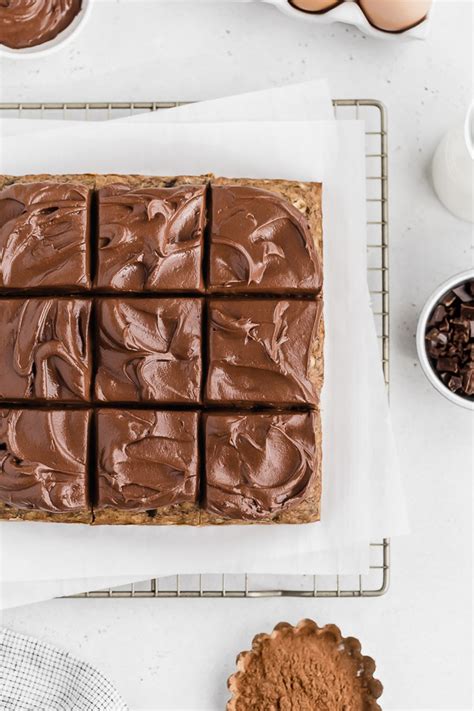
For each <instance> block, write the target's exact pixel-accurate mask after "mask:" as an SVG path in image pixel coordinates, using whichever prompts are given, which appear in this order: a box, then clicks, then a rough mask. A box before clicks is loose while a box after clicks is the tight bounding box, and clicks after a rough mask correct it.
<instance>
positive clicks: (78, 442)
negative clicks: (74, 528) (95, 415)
mask: <svg viewBox="0 0 474 711" xmlns="http://www.w3.org/2000/svg"><path fill="white" fill-rule="evenodd" d="M89 420H90V412H89V410H57V409H54V410H34V409H33V410H24V409H10V410H0V518H7V519H19V520H30V521H35V520H36V521H60V522H61V521H68V522H69V521H73V522H79V523H90V522H91V521H92V512H91V507H90V500H89V485H88V476H87V467H88V446H87V441H88V427H89Z"/></svg>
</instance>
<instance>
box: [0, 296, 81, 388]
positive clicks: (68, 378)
mask: <svg viewBox="0 0 474 711" xmlns="http://www.w3.org/2000/svg"><path fill="white" fill-rule="evenodd" d="M90 310H91V305H90V301H88V300H86V299H65V298H64V299H54V298H53V299H48V298H41V299H40V298H38V299H5V300H1V301H0V397H1V398H4V399H6V400H16V399H27V400H28V399H32V398H37V399H41V400H42V399H45V400H61V401H76V400H88V399H89V393H90V382H91V364H90V360H91V358H90V346H89V334H88V331H89V318H90Z"/></svg>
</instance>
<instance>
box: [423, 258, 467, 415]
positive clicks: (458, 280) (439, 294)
mask: <svg viewBox="0 0 474 711" xmlns="http://www.w3.org/2000/svg"><path fill="white" fill-rule="evenodd" d="M470 279H474V269H468V270H467V271H466V272H461V273H460V274H455V275H454V276H452V277H451V278H450V279H447V280H446V281H445V282H443V284H441V285H440V286H439V287H438V288H437V289H436V290H435V291H434V292H433V293H432V294H431V296H430V297H429V299H428V301H427V302H426V304H425V306H424V308H423V311H422V312H421V314H420V318H419V321H418V328H417V330H416V348H417V351H418V358H419V359H420V363H421V367H422V368H423V371H424V373H425V375H426V377H427V378H428V380H429V381H430V383H431V385H433V387H434V388H436V390H437V391H438V392H440V393H441V395H444V397H446V398H447V399H448V400H451V402H454V403H455V404H456V405H460V406H461V407H465V408H467V409H468V410H474V400H469V399H468V398H465V397H461V395H457V394H456V393H453V392H451V390H450V389H449V388H448V387H446V385H445V384H444V383H443V381H442V380H440V378H439V377H438V375H437V373H436V371H435V370H434V368H433V366H432V365H431V363H430V360H429V358H428V354H427V352H426V344H425V334H426V329H427V325H428V321H429V318H430V316H431V314H432V312H433V310H434V308H435V306H436V304H438V303H439V302H440V301H441V299H442V298H443V296H444V295H445V294H447V292H448V291H450V290H451V289H453V288H455V287H456V286H459V285H460V284H463V283H464V282H466V281H469V280H470Z"/></svg>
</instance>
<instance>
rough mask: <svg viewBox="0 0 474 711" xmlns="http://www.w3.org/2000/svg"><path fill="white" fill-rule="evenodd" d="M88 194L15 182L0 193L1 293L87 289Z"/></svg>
mask: <svg viewBox="0 0 474 711" xmlns="http://www.w3.org/2000/svg"><path fill="white" fill-rule="evenodd" d="M89 202H90V191H89V189H88V188H87V187H85V186H84V185H73V184H70V183H48V182H44V183H15V184H13V185H9V186H7V187H6V188H4V189H3V190H1V191H0V288H2V287H3V288H13V289H24V288H25V286H27V287H28V288H30V289H31V288H43V287H56V288H57V287H62V288H69V289H77V288H87V287H89V286H90V282H89V276H88V269H89V248H88V235H87V232H88V222H89V218H88V208H89Z"/></svg>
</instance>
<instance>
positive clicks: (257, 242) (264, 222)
mask: <svg viewBox="0 0 474 711" xmlns="http://www.w3.org/2000/svg"><path fill="white" fill-rule="evenodd" d="M210 282H211V288H212V289H213V290H214V291H218V290H225V289H232V291H248V292H251V291H257V292H266V293H272V292H273V293H275V292H282V291H300V292H313V293H314V292H317V291H319V290H320V289H321V285H322V269H321V264H320V260H319V258H318V255H317V252H316V248H315V245H314V241H313V238H312V236H311V231H310V227H309V224H308V221H307V219H306V217H305V216H304V215H303V214H302V213H301V212H300V211H299V210H297V209H296V208H295V207H294V206H293V205H292V204H291V203H290V202H289V201H288V200H285V199H284V198H282V197H280V196H279V195H277V194H275V193H272V192H269V191H267V190H262V189H260V188H253V187H245V186H237V185H235V186H232V185H230V186H228V185H226V186H213V188H212V230H211V261H210Z"/></svg>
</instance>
